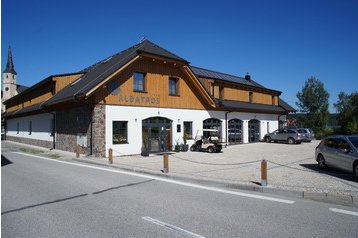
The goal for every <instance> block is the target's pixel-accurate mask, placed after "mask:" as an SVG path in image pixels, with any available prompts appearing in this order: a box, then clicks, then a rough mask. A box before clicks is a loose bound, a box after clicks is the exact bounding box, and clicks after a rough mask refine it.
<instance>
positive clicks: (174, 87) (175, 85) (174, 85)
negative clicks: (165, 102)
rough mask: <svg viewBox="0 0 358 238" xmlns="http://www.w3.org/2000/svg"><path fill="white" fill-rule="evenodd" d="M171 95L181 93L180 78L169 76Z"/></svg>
mask: <svg viewBox="0 0 358 238" xmlns="http://www.w3.org/2000/svg"><path fill="white" fill-rule="evenodd" d="M169 95H174V96H176V95H179V79H178V78H172V77H169Z"/></svg>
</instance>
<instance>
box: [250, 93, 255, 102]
mask: <svg viewBox="0 0 358 238" xmlns="http://www.w3.org/2000/svg"><path fill="white" fill-rule="evenodd" d="M249 102H250V103H253V102H254V93H253V92H249Z"/></svg>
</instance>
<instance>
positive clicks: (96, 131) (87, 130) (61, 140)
mask: <svg viewBox="0 0 358 238" xmlns="http://www.w3.org/2000/svg"><path fill="white" fill-rule="evenodd" d="M91 120H92V124H91ZM105 125H106V121H105V105H95V106H94V108H93V107H91V106H90V105H83V106H80V107H74V108H70V109H66V110H62V111H57V112H56V129H57V131H56V149H59V150H66V151H71V152H74V151H75V149H76V145H77V135H78V133H82V134H84V135H85V136H86V137H87V146H82V147H81V154H87V155H89V154H90V153H91V149H92V154H93V155H94V156H96V157H104V156H105V153H106V144H105V141H106V140H105V139H106V138H105ZM91 136H92V141H91ZM91 142H92V144H91ZM91 146H92V148H91Z"/></svg>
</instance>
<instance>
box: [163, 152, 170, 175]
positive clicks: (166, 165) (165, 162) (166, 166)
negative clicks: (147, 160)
mask: <svg viewBox="0 0 358 238" xmlns="http://www.w3.org/2000/svg"><path fill="white" fill-rule="evenodd" d="M163 172H164V173H169V160H168V154H164V155H163Z"/></svg>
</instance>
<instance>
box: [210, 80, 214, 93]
mask: <svg viewBox="0 0 358 238" xmlns="http://www.w3.org/2000/svg"><path fill="white" fill-rule="evenodd" d="M210 95H211V96H214V83H210Z"/></svg>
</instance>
